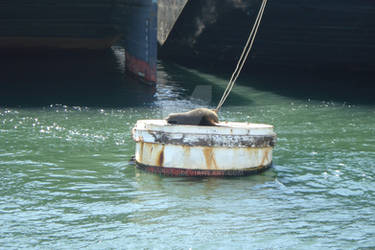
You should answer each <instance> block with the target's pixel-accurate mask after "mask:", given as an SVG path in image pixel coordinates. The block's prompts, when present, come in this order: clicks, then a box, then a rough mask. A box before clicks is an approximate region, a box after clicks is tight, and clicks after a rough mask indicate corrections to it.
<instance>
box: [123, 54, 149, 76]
mask: <svg viewBox="0 0 375 250" xmlns="http://www.w3.org/2000/svg"><path fill="white" fill-rule="evenodd" d="M125 62H126V70H127V71H129V72H131V73H132V74H134V75H136V76H137V77H140V78H143V79H144V80H146V81H147V82H156V65H150V64H148V63H147V62H145V61H143V60H141V59H138V58H136V57H135V56H132V55H131V54H130V53H128V52H125Z"/></svg>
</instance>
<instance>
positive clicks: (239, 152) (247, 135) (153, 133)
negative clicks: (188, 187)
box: [132, 120, 276, 176]
mask: <svg viewBox="0 0 375 250" xmlns="http://www.w3.org/2000/svg"><path fill="white" fill-rule="evenodd" d="M132 132H133V139H134V140H135V142H136V151H135V160H136V164H137V167H138V168H141V169H144V170H146V171H149V172H152V173H158V174H164V175H171V176H239V175H248V174H251V173H255V172H259V171H262V170H264V169H267V168H268V167H270V166H271V165H272V149H273V147H274V145H275V141H276V134H275V133H274V131H273V126H271V125H267V124H254V123H239V122H220V123H219V124H218V125H217V126H192V125H171V124H168V123H167V122H166V121H165V120H139V121H137V123H136V125H135V127H134V128H133V131H132Z"/></svg>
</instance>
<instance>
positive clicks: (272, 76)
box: [241, 68, 375, 105]
mask: <svg viewBox="0 0 375 250" xmlns="http://www.w3.org/2000/svg"><path fill="white" fill-rule="evenodd" d="M241 82H242V83H243V82H246V83H247V84H250V85H251V86H252V87H254V88H257V89H260V90H265V91H271V92H274V93H276V94H279V95H283V96H287V97H293V98H298V99H305V100H306V99H314V100H321V101H337V102H346V103H351V104H365V105H371V104H375V99H374V94H375V75H374V73H373V72H369V71H354V70H353V71H341V70H338V69H332V70H324V69H315V70H304V69H297V70H293V69H286V68H280V69H277V68H271V69H270V70H267V69H266V70H265V68H262V69H252V70H249V71H248V72H246V74H244V75H243V77H242V81H241Z"/></svg>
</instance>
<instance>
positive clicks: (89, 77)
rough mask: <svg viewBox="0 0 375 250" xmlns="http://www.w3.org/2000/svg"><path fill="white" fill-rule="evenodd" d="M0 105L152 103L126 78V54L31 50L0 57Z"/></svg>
mask: <svg viewBox="0 0 375 250" xmlns="http://www.w3.org/2000/svg"><path fill="white" fill-rule="evenodd" d="M0 69H1V74H0V105H2V106H8V107H11V106H23V107H24V106H46V105H50V104H65V105H71V106H96V107H124V106H139V105H144V104H147V103H151V102H152V101H153V99H154V98H153V94H154V90H153V89H152V88H150V87H149V86H146V85H145V84H142V83H140V82H139V81H137V80H135V79H133V78H131V77H129V76H127V75H126V73H125V72H124V71H125V66H124V51H122V49H120V48H113V49H112V50H108V51H99V52H93V51H79V50H78V51H32V52H30V51H29V52H26V54H22V53H20V52H18V51H14V52H13V53H11V52H10V53H7V54H6V56H2V57H1V58H0Z"/></svg>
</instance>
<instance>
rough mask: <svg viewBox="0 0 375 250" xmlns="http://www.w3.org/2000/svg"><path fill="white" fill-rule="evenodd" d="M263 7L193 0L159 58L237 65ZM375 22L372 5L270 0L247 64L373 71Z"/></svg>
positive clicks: (252, 0)
mask: <svg viewBox="0 0 375 250" xmlns="http://www.w3.org/2000/svg"><path fill="white" fill-rule="evenodd" d="M260 3H261V1H259V0H244V1H232V0H217V1H210V0H196V1H189V2H188V3H187V4H186V6H185V9H184V11H183V13H182V14H181V15H180V18H179V20H178V21H177V23H176V24H175V26H174V29H173V30H172V32H171V33H170V35H169V37H168V40H167V41H166V43H165V44H164V45H163V46H162V48H161V49H160V51H159V56H160V57H161V58H165V59H170V60H175V61H178V62H181V63H184V64H192V65H194V64H199V63H200V62H203V63H204V64H207V63H209V64H211V65H224V66H228V65H229V66H234V65H235V64H236V62H237V60H238V58H239V56H240V55H241V51H242V48H243V46H244V44H245V42H246V40H247V36H248V34H249V32H250V30H251V27H252V25H253V23H254V20H255V16H256V14H257V11H258V9H259V7H260ZM374 24H375V4H374V3H372V2H371V1H360V2H358V1H355V0H345V1H323V0H313V1H299V0H287V1H273V0H269V1H268V5H267V7H266V10H265V14H264V16H263V20H262V23H261V25H260V28H259V32H258V35H257V37H256V40H255V44H254V47H253V51H252V52H251V54H250V57H249V59H248V63H247V64H248V65H249V64H250V65H254V64H255V65H274V66H276V67H280V66H287V67H304V68H306V67H307V68H339V69H341V68H363V69H369V70H374V69H375V68H374V66H375V25H374Z"/></svg>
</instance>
